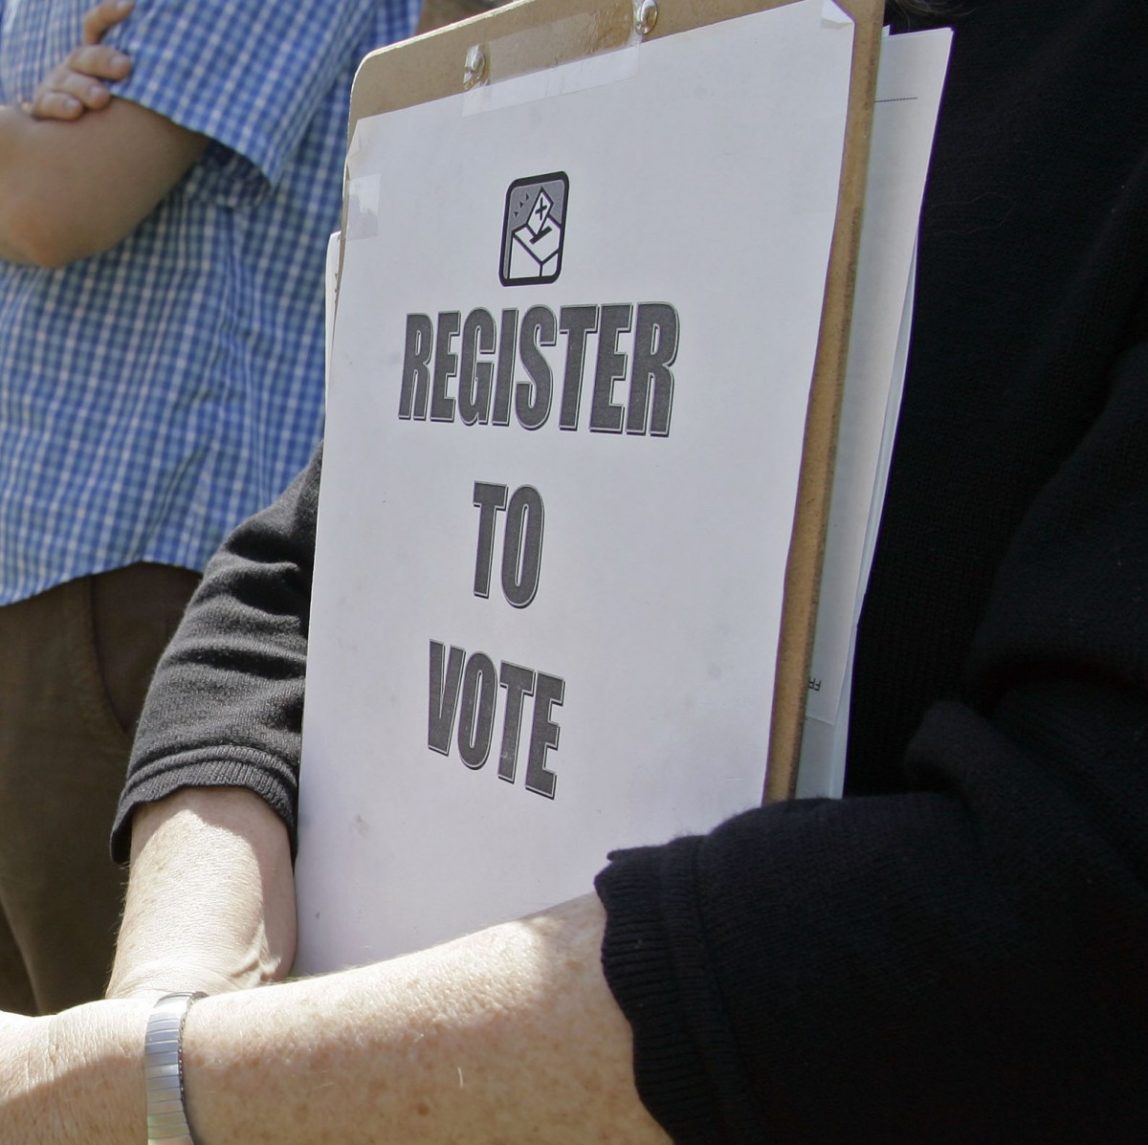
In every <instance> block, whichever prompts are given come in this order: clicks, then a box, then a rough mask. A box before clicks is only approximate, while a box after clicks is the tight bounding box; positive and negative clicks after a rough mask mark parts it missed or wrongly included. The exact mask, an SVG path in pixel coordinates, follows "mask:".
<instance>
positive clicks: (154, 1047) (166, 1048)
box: [144, 993, 205, 1145]
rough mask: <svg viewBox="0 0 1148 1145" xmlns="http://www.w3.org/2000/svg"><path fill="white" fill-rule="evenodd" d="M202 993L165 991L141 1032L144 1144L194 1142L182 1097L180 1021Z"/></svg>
mask: <svg viewBox="0 0 1148 1145" xmlns="http://www.w3.org/2000/svg"><path fill="white" fill-rule="evenodd" d="M203 997H205V995H204V994H202V993H198V994H165V995H164V996H163V997H162V998H160V1000H159V1001H158V1002H156V1004H155V1006H154V1007H153V1008H152V1011H151V1013H150V1014H149V1015H148V1020H147V1033H146V1034H145V1035H144V1082H145V1085H146V1088H147V1139H148V1145H161V1143H162V1145H195V1140H194V1138H193V1137H192V1135H191V1127H190V1126H189V1125H188V1123H187V1108H186V1106H185V1105H184V1100H183V1024H184V1022H185V1021H186V1019H187V1012H188V1010H190V1009H191V1007H192V1004H193V1003H194V1002H196V1001H198V1000H199V999H200V998H203Z"/></svg>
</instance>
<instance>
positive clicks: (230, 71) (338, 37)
mask: <svg viewBox="0 0 1148 1145" xmlns="http://www.w3.org/2000/svg"><path fill="white" fill-rule="evenodd" d="M417 8H418V4H417V0H387V2H385V3H382V4H380V3H379V0H292V2H291V3H285V2H284V0H240V2H239V3H236V2H235V0H195V2H194V3H189V2H188V0H138V2H137V4H136V8H135V11H134V12H133V13H132V15H131V16H130V17H129V18H128V19H127V20H126V21H125V22H124V23H123V24H122V25H119V26H118V27H116V28H114V29H112V30H111V31H110V32H109V34H108V35H107V37H106V42H107V43H109V44H113V45H114V46H116V47H118V48H120V49H121V50H122V51H125V52H127V53H128V54H129V55H130V56H131V58H132V62H133V71H132V74H131V76H130V77H129V78H128V79H127V80H125V81H123V82H122V83H120V84H119V85H116V87H115V92H116V94H117V95H118V96H120V97H122V98H124V99H129V100H131V101H133V102H135V103H138V104H140V105H141V106H143V107H147V108H149V109H150V110H152V111H155V112H157V113H158V114H160V115H162V116H164V117H165V118H167V119H170V120H172V122H174V123H177V124H179V125H180V126H181V127H186V128H187V129H188V130H190V131H195V132H199V133H200V134H203V135H207V136H209V137H210V138H211V139H212V140H213V141H214V142H215V143H216V144H218V145H219V146H220V148H222V149H224V150H225V151H226V152H230V153H233V154H234V155H237V156H240V157H242V158H243V159H245V160H247V162H248V163H249V164H250V166H251V168H253V169H254V172H252V171H250V170H249V171H248V175H249V176H251V175H253V174H254V175H255V176H256V178H257V179H258V180H259V182H262V181H264V180H265V181H266V183H265V184H264V189H266V187H267V185H271V186H274V185H275V183H276V182H277V180H278V179H279V177H280V176H281V175H282V173H283V170H284V167H285V166H286V164H287V163H288V161H289V159H290V157H291V155H292V154H293V152H294V151H295V149H296V147H297V146H298V145H299V142H300V139H301V137H302V135H303V132H304V131H305V129H306V127H307V125H308V124H310V123H311V122H312V121H313V120H314V118H315V115H316V112H317V110H318V107H319V105H320V104H321V103H322V102H323V101H324V100H325V99H327V98H329V96H330V93H331V91H332V89H333V88H334V87H336V83H335V81H336V79H337V78H338V76H339V74H340V73H341V72H343V71H345V70H346V69H347V68H348V66H350V65H349V62H348V61H351V60H355V59H357V58H359V57H361V56H362V55H364V54H365V53H366V52H367V51H368V50H370V48H372V47H374V46H376V45H377V44H379V43H383V42H386V40H387V39H388V38H391V39H393V38H396V37H399V36H402V35H406V34H408V33H409V31H410V30H411V28H412V27H413V21H414V19H415V18H416V16H417ZM214 158H215V163H216V165H217V166H220V167H226V166H227V156H215V157H214ZM249 190H250V188H249Z"/></svg>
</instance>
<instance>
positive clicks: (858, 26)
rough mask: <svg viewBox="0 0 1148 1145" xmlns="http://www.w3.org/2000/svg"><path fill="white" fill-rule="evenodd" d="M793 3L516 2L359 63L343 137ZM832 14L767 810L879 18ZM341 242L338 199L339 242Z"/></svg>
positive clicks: (791, 776) (807, 634) (796, 651)
mask: <svg viewBox="0 0 1148 1145" xmlns="http://www.w3.org/2000/svg"><path fill="white" fill-rule="evenodd" d="M792 2H794V0H657V3H654V4H652V5H649V6H644V5H643V4H642V3H641V2H640V0H639V2H637V3H635V2H634V0H606V2H602V0H517V2H516V3H511V4H508V5H506V6H504V7H501V8H498V9H495V10H493V11H490V12H485V13H482V14H479V15H476V16H473V17H470V18H469V19H466V20H461V21H459V22H458V23H456V24H453V25H451V26H449V27H446V28H441V29H438V30H436V31H433V32H430V33H427V34H426V35H423V36H419V37H417V38H416V39H414V40H411V41H407V42H406V43H401V44H394V45H391V46H389V47H387V48H382V49H380V50H379V51H377V52H374V53H372V54H371V55H370V56H368V57H367V59H366V60H364V62H363V64H362V65H361V67H360V69H359V71H358V74H357V75H356V77H355V83H354V87H353V90H352V94H351V116H350V129H349V136H348V138H353V137H354V131H355V125H356V124H357V123H358V122H359V120H360V119H363V118H367V117H369V116H374V115H382V114H384V113H386V112H389V111H397V110H399V109H401V108H404V107H411V106H414V105H415V104H418V103H424V102H427V101H429V100H433V99H442V98H445V97H447V96H450V95H457V94H459V93H461V92H463V91H465V90H467V88H468V87H469V86H471V85H473V84H474V83H483V84H485V83H497V82H498V81H499V80H502V79H506V78H509V77H512V76H519V75H522V74H525V73H528V72H534V71H541V70H543V69H545V68H548V67H553V66H555V65H557V64H561V63H569V62H571V61H574V60H578V59H583V58H585V57H586V56H589V55H593V54H595V53H599V52H608V51H611V50H616V49H618V48H621V47H624V46H626V45H629V44H632V43H633V42H634V39H635V36H636V35H638V36H640V38H641V39H642V40H643V41H645V40H653V39H658V38H661V37H665V36H671V35H674V34H676V33H678V32H683V31H686V30H689V29H691V28H698V27H701V26H703V25H705V24H711V23H717V22H719V21H721V20H729V19H734V18H735V17H737V16H741V15H745V14H747V13H750V12H756V11H762V10H765V9H769V8H775V7H780V6H781V5H782V4H787V3H792ZM643 7H647V16H646V20H647V21H649V23H650V28H649V30H648V31H647V32H644V33H642V32H638V31H637V27H636V25H637V24H639V23H640V22H641V12H642V10H643ZM840 7H841V8H843V9H844V10H845V11H846V12H847V13H848V15H849V16H850V17H851V18H852V19H853V21H854V25H855V30H854V40H853V66H852V78H851V87H850V95H849V113H848V123H847V128H846V141H845V152H844V156H843V159H842V166H841V183H840V190H839V197H838V207H837V224H836V228H835V231H834V236H833V246H832V251H831V254H830V261H829V272H828V276H827V279H826V284H825V300H824V304H823V308H822V326H821V338H820V341H819V344H818V352H817V361H816V365H815V367H814V375H813V381H812V384H811V386H810V398H809V410H808V417H807V421H806V428H805V444H804V451H803V461H802V469H801V477H800V480H799V486H798V501H797V507H796V511H795V514H794V525H793V536H792V539H791V542H790V550H789V566H788V572H787V574H786V587H785V604H784V613H783V621H782V629H781V639H780V642H779V646H778V652H777V671H776V675H775V685H774V695H773V700H772V704H773V717H772V723H771V725H770V729H771V730H770V745H769V759H768V762H767V764H766V768H765V782H764V785H763V797H764V801H766V802H770V801H774V800H778V799H787V798H790V797H792V795H793V794H794V791H795V790H796V786H797V765H798V760H799V758H800V754H801V731H802V726H803V723H804V715H805V697H806V694H807V687H808V679H809V659H810V653H811V650H812V646H813V632H814V625H815V622H816V616H817V600H818V586H819V583H820V570H821V562H822V557H823V555H824V547H825V528H826V521H827V516H828V507H829V491H830V489H831V487H832V480H833V462H834V453H835V448H836V440H837V415H838V411H839V409H840V404H841V386H842V380H843V378H844V374H845V361H846V353H847V350H848V345H849V331H850V320H851V316H852V310H853V287H854V283H855V281H856V275H857V253H858V246H859V243H860V236H861V217H862V211H863V199H864V188H865V175H866V170H867V166H868V158H869V140H870V133H871V129H872V120H873V96H874V92H875V90H876V86H877V64H878V59H879V55H880V41H881V23H882V16H883V13H884V4H883V2H882V0H840ZM650 9H652V12H651V11H650ZM345 233H346V196H344V216H343V227H342V230H341V232H340V234H345ZM339 265H340V268H341V266H342V248H340V256H339Z"/></svg>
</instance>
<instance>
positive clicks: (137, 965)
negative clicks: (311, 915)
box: [108, 787, 295, 997]
mask: <svg viewBox="0 0 1148 1145" xmlns="http://www.w3.org/2000/svg"><path fill="white" fill-rule="evenodd" d="M294 953H295V898H294V883H293V879H292V872H291V856H290V848H289V845H288V841H287V833H286V830H285V829H284V827H283V824H282V822H281V821H280V820H279V819H278V817H277V816H275V815H274V813H272V812H271V811H270V810H269V809H268V808H267V806H266V805H265V804H264V803H263V801H262V800H261V799H259V798H258V797H257V796H255V795H252V794H251V793H250V792H248V791H244V790H242V789H240V788H230V787H220V788H217V787H212V788H199V789H187V790H183V791H179V792H177V793H176V794H175V795H172V796H170V797H169V798H167V799H164V800H162V801H160V802H159V803H156V804H150V805H147V806H143V807H141V808H139V809H138V810H137V811H136V813H135V815H134V817H133V832H132V864H131V879H130V882H129V884H128V894H127V901H126V905H125V907H124V919H123V924H122V926H121V929H120V936H119V941H118V944H117V948H116V961H115V966H114V969H113V971H112V980H111V985H110V986H109V987H108V995H109V997H126V996H128V995H132V994H141V993H147V992H161V993H162V992H168V991H172V990H204V991H206V992H208V993H213V994H214V993H219V992H221V991H226V990H234V989H239V988H242V987H248V986H259V985H263V984H264V983H267V982H271V981H276V980H278V979H281V978H283V977H284V976H285V975H286V974H287V972H288V971H289V970H290V967H291V963H292V961H293V959H294Z"/></svg>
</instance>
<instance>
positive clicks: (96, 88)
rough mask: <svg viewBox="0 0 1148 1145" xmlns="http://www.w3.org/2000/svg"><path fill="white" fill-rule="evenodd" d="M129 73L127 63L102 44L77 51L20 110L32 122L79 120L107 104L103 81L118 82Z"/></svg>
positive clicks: (107, 98)
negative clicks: (28, 116)
mask: <svg viewBox="0 0 1148 1145" xmlns="http://www.w3.org/2000/svg"><path fill="white" fill-rule="evenodd" d="M131 70H132V65H131V60H130V59H129V58H128V57H127V56H125V55H124V54H123V52H118V51H116V50H114V49H113V48H109V47H105V46H104V45H102V44H97V45H94V46H88V47H83V48H77V49H76V50H75V51H74V52H72V54H71V55H70V56H69V57H68V58H67V60H66V61H65V62H64V63H62V64H61V65H60V66H59V67H58V68H56V69H55V70H54V71H53V72H52V73H51V74H50V75H49V76H48V78H47V79H46V80H44V82H43V83H42V84H41V85H40V86H39V87H38V88H37V89H36V93H35V95H34V96H33V97H32V99H31V101H29V102H28V103H25V104H24V105H23V108H24V110H25V111H26V112H27V113H28V114H29V115H31V116H33V117H34V118H36V119H65V120H71V119H79V117H80V116H81V115H83V114H84V112H85V111H99V110H100V108H103V107H107V105H108V104H109V103H110V102H111V98H112V96H111V92H109V91H108V89H107V87H106V86H105V85H104V82H102V81H106V80H121V79H124V78H126V77H127V76H128V75H129V73H130V72H131Z"/></svg>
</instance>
